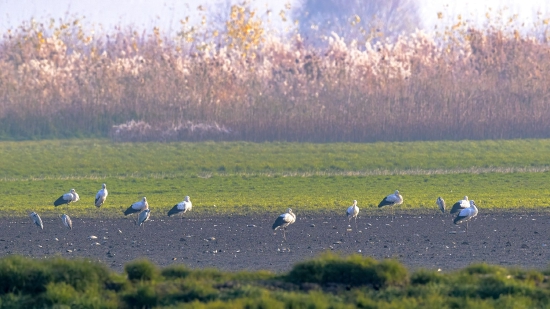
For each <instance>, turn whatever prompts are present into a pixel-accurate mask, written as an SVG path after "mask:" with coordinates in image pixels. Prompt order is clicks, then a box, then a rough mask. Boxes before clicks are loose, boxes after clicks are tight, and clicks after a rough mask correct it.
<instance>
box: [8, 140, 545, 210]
mask: <svg viewBox="0 0 550 309" xmlns="http://www.w3.org/2000/svg"><path fill="white" fill-rule="evenodd" d="M549 148H550V140H514V141H479V142H473V141H463V142H411V143H374V144H353V143H347V144H299V143H265V144H254V143H244V142H234V143H213V142H205V143H167V144H163V143H138V144H132V143H121V144H118V143H112V142H110V141H106V140H64V141H32V142H28V141H26V142H1V143H0V155H1V157H2V169H1V170H0V173H1V174H0V184H1V186H0V203H1V204H0V209H1V210H2V214H3V215H4V216H6V215H8V216H10V215H21V214H24V213H25V211H27V210H33V211H39V212H41V213H45V214H46V215H48V214H49V213H51V214H52V215H53V214H56V213H59V212H60V211H65V210H64V209H55V208H54V207H53V201H54V200H55V199H56V198H57V197H59V195H60V194H62V193H64V192H67V191H68V190H69V189H71V188H75V189H76V190H77V192H78V193H79V194H80V197H81V201H79V202H78V203H76V204H74V205H71V206H69V207H70V213H71V214H79V215H88V214H89V215H94V214H95V213H96V209H95V207H94V206H93V199H94V197H95V193H96V192H97V190H99V189H100V188H101V184H102V183H103V182H105V183H107V186H108V189H109V197H108V199H107V202H106V203H105V206H104V209H102V212H103V215H110V216H118V215H119V214H120V211H121V210H123V209H125V208H126V207H128V206H129V205H130V204H132V203H133V202H135V201H138V200H139V199H141V197H143V196H147V199H148V200H149V203H150V205H151V208H152V211H153V214H158V213H164V212H165V211H167V210H168V208H170V207H171V206H173V205H174V204H175V203H176V202H179V201H181V200H182V199H183V197H184V196H185V195H190V196H191V200H192V201H193V206H194V209H193V211H194V212H196V213H197V215H200V214H213V213H220V214H221V213H244V212H273V213H280V212H282V211H284V210H285V209H286V208H287V207H293V209H295V211H296V212H301V213H307V212H343V211H344V210H343V209H345V207H347V206H349V205H351V201H352V200H353V199H357V200H358V202H359V206H360V208H361V210H362V211H366V212H368V211H373V212H375V211H378V209H377V207H376V205H377V204H378V202H379V201H380V200H381V199H382V198H383V197H384V196H385V195H387V194H390V193H392V192H393V191H394V190H395V189H399V190H400V191H401V193H402V195H403V196H404V199H405V203H404V205H402V206H400V209H401V210H411V209H423V210H425V211H432V210H433V209H435V199H436V198H437V197H438V196H442V197H443V198H445V200H446V201H447V204H449V205H451V204H452V203H454V202H455V201H456V200H459V199H461V198H462V197H463V196H464V195H468V196H469V197H470V198H471V199H474V200H476V203H477V205H478V206H479V208H480V210H481V209H508V208H518V207H525V208H529V209H546V208H547V205H550V189H549V188H548V186H547V184H548V183H549V180H550V179H549V176H550V173H548V169H549V165H548V164H547V162H548V159H547V158H546V156H547V154H548V153H550V152H549V150H550V149H549ZM222 167H223V168H222Z"/></svg>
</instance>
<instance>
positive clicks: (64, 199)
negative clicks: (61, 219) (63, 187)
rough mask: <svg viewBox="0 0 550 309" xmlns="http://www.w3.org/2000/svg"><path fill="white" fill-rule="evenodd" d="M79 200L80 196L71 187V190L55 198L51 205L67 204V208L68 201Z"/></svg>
mask: <svg viewBox="0 0 550 309" xmlns="http://www.w3.org/2000/svg"><path fill="white" fill-rule="evenodd" d="M79 200H80V196H78V193H76V191H75V190H74V189H71V191H69V192H67V193H65V194H63V195H61V196H60V197H59V198H58V199H57V200H55V202H53V205H54V206H56V207H57V206H59V205H63V204H65V205H67V210H68V209H69V204H70V203H74V202H78V201H79Z"/></svg>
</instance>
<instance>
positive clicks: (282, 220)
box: [271, 208, 296, 239]
mask: <svg viewBox="0 0 550 309" xmlns="http://www.w3.org/2000/svg"><path fill="white" fill-rule="evenodd" d="M295 221H296V215H295V214H294V213H293V212H292V209H290V208H289V209H288V210H287V211H286V213H284V214H282V215H280V216H279V217H277V220H275V222H274V223H273V226H272V227H271V228H272V229H273V230H277V229H278V228H282V229H283V238H284V239H286V233H285V232H286V227H287V226H289V225H291V224H292V223H294V222H295Z"/></svg>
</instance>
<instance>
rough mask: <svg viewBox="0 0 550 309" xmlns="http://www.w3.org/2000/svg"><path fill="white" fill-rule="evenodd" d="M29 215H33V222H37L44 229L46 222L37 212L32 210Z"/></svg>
mask: <svg viewBox="0 0 550 309" xmlns="http://www.w3.org/2000/svg"><path fill="white" fill-rule="evenodd" d="M29 217H31V219H32V222H33V223H34V224H36V225H37V226H38V227H39V228H41V229H44V224H42V219H41V218H40V216H39V215H38V214H37V213H36V212H34V211H33V212H31V213H30V214H29Z"/></svg>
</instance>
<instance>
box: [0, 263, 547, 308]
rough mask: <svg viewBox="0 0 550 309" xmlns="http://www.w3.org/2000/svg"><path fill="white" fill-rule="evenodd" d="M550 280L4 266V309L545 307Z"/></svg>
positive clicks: (366, 269) (386, 270)
mask: <svg viewBox="0 0 550 309" xmlns="http://www.w3.org/2000/svg"><path fill="white" fill-rule="evenodd" d="M548 274H549V272H548V271H543V272H540V271H535V270H520V269H506V268H503V267H498V266H491V265H487V264H475V265H471V266H468V267H467V268H465V269H463V270H459V271H456V272H452V273H441V272H438V271H435V270H417V271H415V272H412V273H409V272H408V271H407V269H406V268H405V267H404V266H403V265H401V264H400V263H398V262H397V261H394V260H384V261H380V262H378V261H376V260H374V259H372V258H364V257H361V256H359V255H352V256H349V257H347V258H342V257H338V256H335V255H330V254H326V255H323V256H321V257H318V258H316V259H314V260H310V261H305V262H301V263H299V264H296V265H295V266H294V267H293V268H292V270H291V271H290V272H288V273H286V274H281V275H277V274H272V273H270V272H266V271H258V272H234V273H230V272H222V271H218V270H215V269H206V270H191V269H189V268H187V267H185V266H183V265H181V264H180V265H173V266H169V267H166V268H163V269H159V268H157V267H156V266H155V265H153V264H152V263H151V262H149V261H147V260H137V261H133V262H130V263H128V264H126V265H125V267H124V272H123V273H120V274H119V273H115V272H113V271H110V270H109V269H108V268H107V267H106V266H105V265H103V264H100V263H97V262H92V261H88V260H78V259H73V260H66V259H62V258H51V259H45V260H33V259H30V258H24V257H20V256H8V257H3V258H2V259H0V307H1V308H61V307H63V308H64V307H67V308H69V307H70V308H153V307H155V308H158V307H171V308H172V307H174V306H183V305H185V306H188V307H189V308H543V307H546V306H548V303H550V292H549V290H548ZM178 308H179V307H178Z"/></svg>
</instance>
